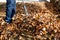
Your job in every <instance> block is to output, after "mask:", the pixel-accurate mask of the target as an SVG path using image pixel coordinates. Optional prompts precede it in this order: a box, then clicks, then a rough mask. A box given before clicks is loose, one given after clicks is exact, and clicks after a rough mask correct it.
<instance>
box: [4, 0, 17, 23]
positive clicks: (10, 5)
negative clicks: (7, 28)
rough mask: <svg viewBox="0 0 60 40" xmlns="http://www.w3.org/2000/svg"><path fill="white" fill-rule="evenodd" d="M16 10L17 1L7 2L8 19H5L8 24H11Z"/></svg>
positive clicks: (9, 0)
mask: <svg viewBox="0 0 60 40" xmlns="http://www.w3.org/2000/svg"><path fill="white" fill-rule="evenodd" d="M15 9H16V4H15V0H7V4H6V19H5V21H6V22H7V23H10V22H11V20H12V17H13V15H14V14H15ZM13 10H14V11H13Z"/></svg>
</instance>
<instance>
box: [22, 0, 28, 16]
mask: <svg viewBox="0 0 60 40" xmlns="http://www.w3.org/2000/svg"><path fill="white" fill-rule="evenodd" d="M22 2H23V4H24V6H23V7H24V11H25V14H26V16H28V15H29V14H28V11H27V7H26V5H25V1H24V0H22Z"/></svg>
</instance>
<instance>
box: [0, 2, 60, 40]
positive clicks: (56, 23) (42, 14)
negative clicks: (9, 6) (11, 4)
mask: <svg viewBox="0 0 60 40" xmlns="http://www.w3.org/2000/svg"><path fill="white" fill-rule="evenodd" d="M16 6H17V7H16V9H17V10H16V14H15V15H14V17H13V18H12V23H10V24H9V25H7V24H5V25H2V24H1V22H2V21H4V20H3V19H4V18H5V16H6V15H5V14H6V10H5V9H6V8H5V7H6V4H5V3H3V4H2V3H1V4H0V40H60V12H59V9H58V8H57V7H56V6H55V5H53V4H52V3H48V2H31V3H26V6H27V10H28V15H27V16H26V13H25V11H24V8H23V3H17V5H16Z"/></svg>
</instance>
